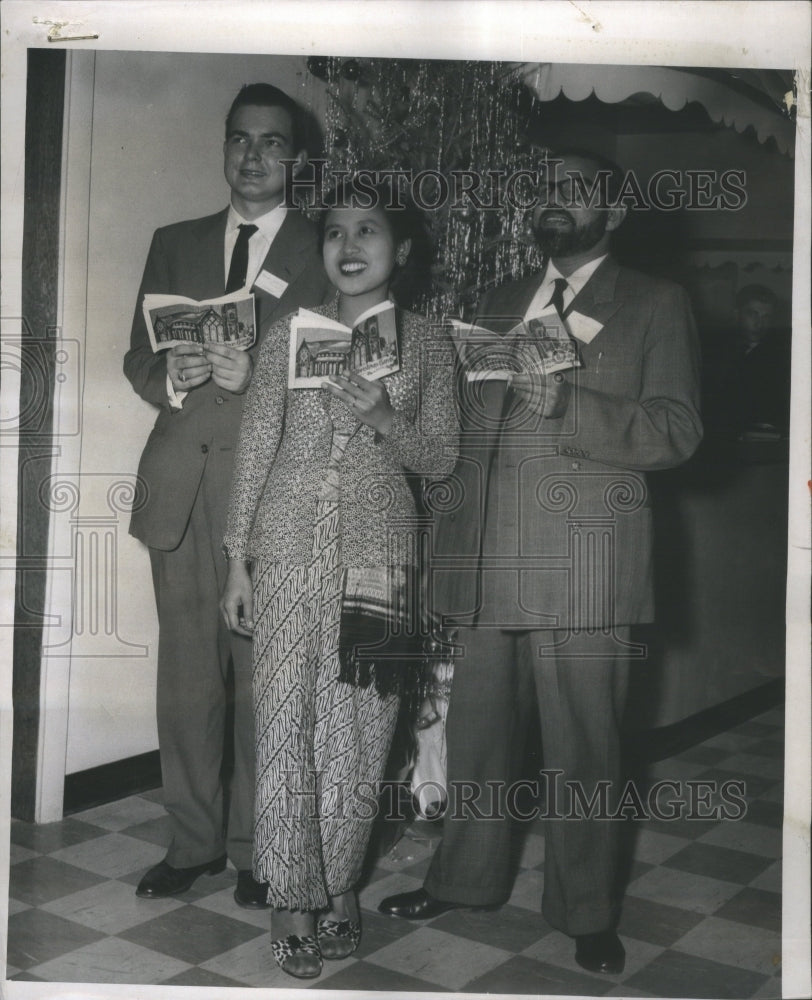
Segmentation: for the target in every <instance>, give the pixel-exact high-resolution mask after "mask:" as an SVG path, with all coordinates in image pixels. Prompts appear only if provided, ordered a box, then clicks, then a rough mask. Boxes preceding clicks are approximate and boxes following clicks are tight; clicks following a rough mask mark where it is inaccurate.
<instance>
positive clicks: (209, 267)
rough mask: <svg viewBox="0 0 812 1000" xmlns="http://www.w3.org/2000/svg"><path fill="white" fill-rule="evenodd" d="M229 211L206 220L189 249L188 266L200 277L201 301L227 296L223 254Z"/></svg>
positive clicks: (226, 210) (225, 210)
mask: <svg viewBox="0 0 812 1000" xmlns="http://www.w3.org/2000/svg"><path fill="white" fill-rule="evenodd" d="M227 218H228V209H227V208H226V209H224V210H223V211H222V212H218V213H217V215H212V216H209V217H208V218H207V219H204V220H203V222H202V224H201V228H200V231H199V233H198V238H197V240H196V241H195V242H194V244H192V245H190V246H189V248H188V251H187V253H188V258H187V261H188V266H189V268H190V271H191V273H193V274H196V275H197V276H198V280H199V282H200V289H201V294H200V295H199V296H198V297H199V298H201V299H216V298H219V297H220V296H221V295H223V294H225V289H226V280H225V273H224V265H223V253H224V249H223V248H224V246H225V236H226V220H227Z"/></svg>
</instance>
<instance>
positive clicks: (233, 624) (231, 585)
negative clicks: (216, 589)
mask: <svg viewBox="0 0 812 1000" xmlns="http://www.w3.org/2000/svg"><path fill="white" fill-rule="evenodd" d="M220 611H221V612H222V615H223V618H224V619H225V623H226V625H228V627H229V628H230V629H231V631H232V632H239V634H240V635H252V634H253V631H254V589H253V586H252V585H251V574H250V573H249V572H248V563H247V562H245V561H244V560H242V559H230V560H229V563H228V578H227V579H226V585H225V588H224V590H223V596H222V598H221V599H220Z"/></svg>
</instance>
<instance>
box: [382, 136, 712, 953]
mask: <svg viewBox="0 0 812 1000" xmlns="http://www.w3.org/2000/svg"><path fill="white" fill-rule="evenodd" d="M553 166H554V167H555V169H552V167H553ZM622 177H623V175H622V173H621V172H620V170H619V168H617V167H616V165H614V164H612V163H610V162H609V161H605V160H604V159H603V158H601V157H596V156H594V155H592V154H583V153H575V152H573V153H566V154H560V156H559V157H557V158H556V161H554V163H551V164H550V169H548V170H547V171H546V172H545V183H544V184H543V185H542V192H541V197H540V202H539V205H538V206H537V207H536V208H535V210H534V215H533V224H534V232H535V236H536V239H537V242H538V245H539V247H540V249H541V250H542V251H543V253H544V255H545V257H546V265H545V268H544V271H543V272H542V273H541V274H540V275H539V274H536V275H533V276H532V277H530V278H527V279H524V280H521V281H516V282H511V283H509V284H506V285H503V286H502V287H501V288H498V289H496V290H494V291H492V292H490V293H489V294H487V295H486V296H485V298H484V300H483V301H482V303H481V306H480V309H479V312H478V317H479V323H480V324H481V325H483V326H485V327H487V328H488V329H491V330H495V331H497V332H498V333H500V332H506V331H507V330H510V329H511V328H512V327H513V326H515V325H516V324H517V323H518V322H519V321H520V320H531V319H533V318H535V317H538V316H539V315H540V314H541V313H542V312H544V311H545V309H546V307H548V306H549V305H550V304H553V305H555V306H556V307H557V309H558V312H559V314H560V316H561V317H562V318H563V320H562V321H563V323H564V325H565V326H566V327H567V331H568V333H569V334H570V336H571V337H572V338H574V340H575V342H576V345H577V348H578V352H579V357H580V361H581V367H579V368H574V369H571V370H569V371H566V372H557V373H556V374H555V375H547V376H543V375H537V374H530V373H519V374H516V375H514V376H513V377H512V379H511V382H510V384H509V385H508V384H506V383H505V382H504V381H502V382H499V381H485V382H466V381H465V380H464V379H461V381H460V386H461V389H460V404H461V424H462V437H461V448H460V459H459V462H458V464H457V468H456V470H455V475H454V477H453V478H452V481H451V482H452V484H453V485H454V487H455V489H456V491H457V501H456V503H455V502H451V503H446V504H445V505H444V508H443V511H441V512H439V513H438V514H437V521H438V524H437V529H436V536H435V537H436V543H435V553H434V554H435V567H434V571H433V587H434V605H435V608H436V609H437V610H438V611H439V612H441V613H442V614H443V615H444V620H445V621H446V622H447V623H451V624H455V625H457V626H458V628H459V631H458V637H457V642H458V644H459V646H460V647H461V649H462V651H463V652H462V656H461V658H460V659H458V660H456V662H455V668H454V681H453V687H452V693H451V699H450V704H449V712H448V719H447V744H448V783H449V803H448V807H447V809H446V812H445V815H444V820H443V840H442V843H441V844H440V846H439V847H438V849H437V851H436V853H435V855H434V857H433V859H432V864H431V867H430V869H429V872H428V875H427V877H426V880H425V883H424V886H423V888H421V889H418V890H416V891H414V892H409V893H401V894H399V895H397V896H393V897H390V898H388V899H385V900H383V901H382V903H381V904H380V907H379V908H380V910H381V911H382V912H384V913H389V914H391V915H393V916H399V917H404V918H407V919H418V920H419V919H427V918H430V917H433V916H436V915H437V914H438V913H442V912H444V911H445V910H448V909H452V908H455V907H465V906H477V907H479V906H493V905H499V904H501V903H504V902H505V901H506V899H507V898H508V896H509V893H510V833H511V830H510V818H511V812H513V813H515V812H516V810H517V802H516V798H515V795H513V794H512V791H511V788H510V785H509V782H510V781H511V778H512V777H513V775H514V773H515V765H516V757H517V753H516V751H517V749H518V748H520V746H521V739H520V737H521V736H522V734H523V731H524V729H525V724H526V721H527V719H526V717H527V711H526V706H527V705H528V704H531V703H532V699H533V698H534V697H535V698H536V700H537V702H538V707H539V713H540V721H541V739H542V752H543V760H544V769H545V773H546V776H547V779H548V787H547V791H548V802H547V803H546V805H547V806H548V807H549V808H555V807H554V803H552V802H551V801H550V797H551V789H550V778H551V776H552V777H554V778H555V779H556V780H558V779H560V782H561V783H564V782H567V783H572V785H573V786H575V787H576V788H577V789H578V790H579V792H580V794H581V795H582V796H583V798H582V800H581V803H580V807H581V808H575V809H574V810H573V803H572V802H571V801H566V802H564V801H561V799H559V803H558V813H562V814H563V815H570V816H571V818H569V819H567V820H565V819H563V818H555V816H556V813H555V812H554V813H553V814H552V816H551V818H550V819H549V820H548V821H547V822H546V826H545V867H544V894H543V899H542V912H543V914H544V916H545V918H546V919H547V921H548V922H549V923H550V924H551V925H552V926H553V927H555V928H557V929H559V930H561V931H563V932H564V933H566V934H568V935H570V936H572V937H574V938H575V957H576V961H577V962H578V963H579V964H580V965H581V966H583V967H584V968H587V969H589V970H591V971H597V972H608V973H619V972H621V971H622V969H623V966H624V961H625V951H624V949H623V945H622V943H621V941H620V939H619V937H618V936H617V933H616V926H617V922H618V918H619V899H618V898H617V889H616V881H617V871H618V833H619V826H620V824H619V823H617V822H616V821H612V820H610V819H608V818H607V815H608V814H610V813H611V812H612V810H613V809H616V808H617V804H618V802H619V800H620V797H621V791H620V790H621V787H622V772H621V761H620V736H619V730H620V722H621V716H622V712H623V706H624V700H625V695H626V687H627V680H628V671H629V662H630V657H631V656H632V655H634V654H635V653H639V652H640V651H641V650H640V647H636V646H635V645H634V644H633V642H632V640H631V637H630V626H632V625H635V624H637V623H642V622H649V621H651V620H652V617H653V593H652V538H651V533H652V529H651V508H650V506H649V497H648V493H647V489H646V481H645V472H646V471H647V470H653V469H665V468H669V467H671V466H675V465H678V464H679V463H681V462H683V461H685V460H686V459H687V458H688V457H689V456H690V455H691V454H692V453H693V451H694V450H695V449H696V447H697V445H698V443H699V441H700V439H701V435H702V429H701V423H700V418H699V412H698V395H699V390H698V386H699V361H698V349H697V341H696V333H695V328H694V324H693V320H692V317H691V312H690V308H689V305H688V300H687V296H686V294H685V293H684V291H683V290H682V289H681V288H679V287H677V286H676V285H672V284H670V283H668V282H665V281H661V280H658V279H655V278H651V277H648V276H646V275H644V274H641V273H639V272H636V271H632V270H629V269H627V268H625V267H621V266H620V265H619V264H618V263H617V262H616V261H615V260H614V259H613V257H612V255H611V254H610V252H609V244H610V237H611V233H612V232H613V231H614V230H615V229H617V228H618V226H620V225H621V224H622V222H623V220H624V217H625V213H626V209H625V207H623V206H622V205H620V204H617V203H614V202H613V198H614V197H615V195H616V192H617V191H618V190H619V189H620V185H621V182H622ZM596 183H597V184H598V187H597V188H595V184H596ZM601 184H603V187H602V188H601ZM593 188H594V189H595V191H597V192H599V196H598V198H597V203H595V201H594V200H593V201H592V202H590V199H589V198H588V197H586V195H587V193H588V192H589V191H590V190H591V189H593ZM601 191H602V193H600V192H601ZM560 787H563V788H565V789H566V790H569V791H570V792H571V791H572V789H571V786H570V785H569V784H566V785H564V784H561V785H560ZM604 794H605V795H606V799H605V801H604V799H602V796H603V795H604ZM593 796H597V798H596V799H595V800H594V802H595V803H597V805H596V808H595V810H594V811H593V810H592V809H590V808H589V803H590V801H593ZM575 805H576V807H577V806H578V802H577V800H576V802H575Z"/></svg>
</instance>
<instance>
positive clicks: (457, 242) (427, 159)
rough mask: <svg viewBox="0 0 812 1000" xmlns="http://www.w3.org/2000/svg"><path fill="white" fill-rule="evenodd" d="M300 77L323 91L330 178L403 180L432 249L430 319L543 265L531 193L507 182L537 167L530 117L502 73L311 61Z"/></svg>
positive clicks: (457, 66) (450, 65) (420, 63)
mask: <svg viewBox="0 0 812 1000" xmlns="http://www.w3.org/2000/svg"><path fill="white" fill-rule="evenodd" d="M308 70H309V71H310V72H311V73H312V74H313V75H314V76H316V77H318V78H320V79H322V80H325V81H326V82H327V93H328V96H329V104H328V110H327V118H326V137H325V139H326V148H327V159H328V166H327V170H328V176H329V172H330V171H332V170H348V171H351V172H355V171H356V170H359V169H364V170H402V171H406V172H408V177H409V179H410V183H411V189H410V192H411V194H413V195H415V196H416V199H415V200H417V203H418V204H419V205H420V206H421V207H424V208H425V209H426V212H425V216H426V219H427V223H428V228H429V235H430V237H431V241H432V244H433V247H434V259H433V261H432V264H431V286H430V290H429V292H428V293H427V294H426V295H425V297H424V301H423V302H422V303H421V304H422V307H423V309H424V310H425V311H426V312H427V313H429V314H432V315H442V314H449V313H459V312H463V311H466V310H469V309H471V308H472V307H473V305H474V303H475V302H476V300H477V299H478V298H479V296H480V295H481V294H482V292H484V291H485V290H486V289H487V288H488V287H491V286H492V285H494V284H498V283H500V282H501V281H502V280H504V279H507V278H517V277H520V276H522V275H523V274H524V273H526V272H527V271H528V270H532V269H534V268H537V267H538V266H539V257H538V253H537V251H536V249H535V244H534V242H533V240H532V238H531V236H530V234H529V231H528V229H527V226H526V223H525V214H526V213H525V211H524V210H522V208H521V207H520V204H519V203H520V202H524V203H526V202H527V200H528V199H529V197H530V196H531V195H532V193H533V192H532V191H528V189H527V187H526V186H525V188H524V189H523V190H522V189H521V187H520V186H517V185H516V184H515V175H516V173H517V172H518V171H521V170H538V166H539V153H538V151H536V152H535V153H533V152H532V151H531V150H530V147H529V144H528V142H527V139H526V126H527V124H528V121H529V119H530V118H531V117H532V116H533V115H534V114H535V113H536V112H537V108H536V103H535V98H534V97H533V96H532V95H531V94H530V92H529V91H528V90H527V89H526V88H525V87H524V86H523V85H522V84H521V83H519V82H517V81H516V79H515V77H514V76H513V75H512V72H511V69H510V67H508V66H506V65H505V64H502V63H488V62H474V61H465V62H451V61H440V60H432V61H425V60H393V59H371V60H360V59H340V58H333V57H330V58H328V57H325V56H314V57H311V58H310V59H309V60H308ZM511 176H513V177H514V182H513V183H511V182H510V181H509V178H511ZM506 186H509V187H510V192H509V193H510V195H511V197H508V196H507V194H508V192H506V190H505V188H506Z"/></svg>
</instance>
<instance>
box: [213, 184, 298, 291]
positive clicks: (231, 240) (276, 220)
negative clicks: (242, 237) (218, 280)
mask: <svg viewBox="0 0 812 1000" xmlns="http://www.w3.org/2000/svg"><path fill="white" fill-rule="evenodd" d="M286 212H287V207H286V206H285V204H284V202H283V203H282V204H280V205H277V206H276V208H272V209H271V210H270V212H266V213H265V215H260V217H259V218H258V219H251V220H249V219H244V218H243V217H242V216H241V215H240V213H239V212H238V211H237V210H236V208H234V206H233V205H229V208H228V218H227V219H226V238H225V242H224V245H223V280H224V283H225V282H226V281H228V272H229V269H230V268H231V255H232V253H233V252H234V245H235V243H236V242H237V236H238V235H239V231H240V230H239V227H240V226H241V225H245V224H248V225H254V226H256V227H257V232H255V233H254V234H253V235H252V236H251V239H250V240H249V241H248V269H247V271H246V282H245V288H246V289H249V288H250V287H251V285H253V284H254V282H255V281H256V280H257V275H258V274H259V270H260V268H261V267H262V262H263V261H264V260H265V258H266V257H267V255H268V251H269V250H270V249H271V244H272V243H273V241H274V239H275V238H276V234H277V233H278V232H279V230H280V229H281V228H282V223H283V222H284V221H285V213H286ZM223 287H225V284H224V286H223Z"/></svg>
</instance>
